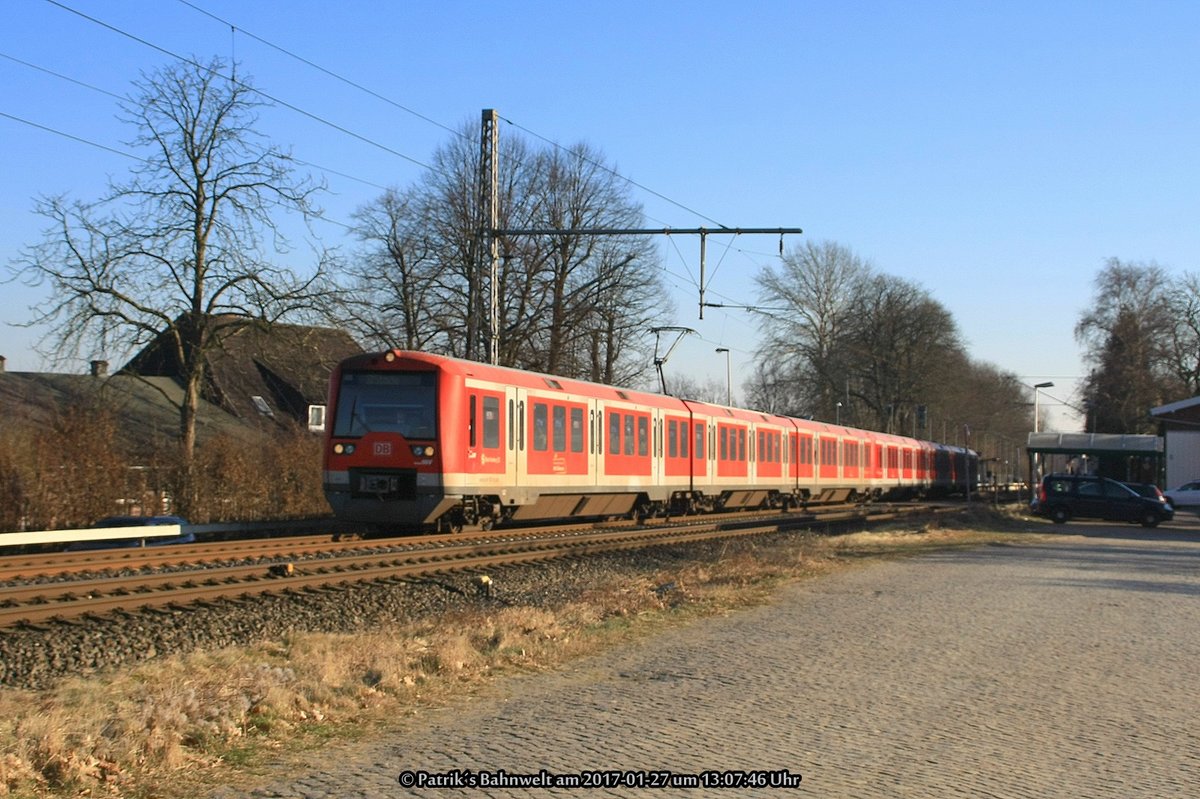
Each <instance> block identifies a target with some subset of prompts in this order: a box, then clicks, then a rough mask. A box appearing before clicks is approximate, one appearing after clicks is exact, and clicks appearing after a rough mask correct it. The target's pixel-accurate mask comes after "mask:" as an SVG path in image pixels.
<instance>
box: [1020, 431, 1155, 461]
mask: <svg viewBox="0 0 1200 799" xmlns="http://www.w3.org/2000/svg"><path fill="white" fill-rule="evenodd" d="M1025 448H1026V450H1027V451H1028V452H1029V453H1030V454H1031V455H1032V454H1034V453H1041V454H1042V455H1088V456H1093V455H1094V456H1100V455H1140V456H1150V457H1161V456H1162V453H1163V440H1162V438H1160V437H1159V436H1125V435H1116V434H1113V433H1030V434H1029V439H1028V442H1027V443H1026V445H1025Z"/></svg>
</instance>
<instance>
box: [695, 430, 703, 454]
mask: <svg viewBox="0 0 1200 799" xmlns="http://www.w3.org/2000/svg"><path fill="white" fill-rule="evenodd" d="M695 453H696V457H697V458H699V459H701V460H703V459H704V422H696V449H695Z"/></svg>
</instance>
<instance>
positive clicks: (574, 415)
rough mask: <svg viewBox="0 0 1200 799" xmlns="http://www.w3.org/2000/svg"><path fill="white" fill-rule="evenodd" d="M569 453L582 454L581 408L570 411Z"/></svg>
mask: <svg viewBox="0 0 1200 799" xmlns="http://www.w3.org/2000/svg"><path fill="white" fill-rule="evenodd" d="M571 451H572V452H583V408H572V409H571Z"/></svg>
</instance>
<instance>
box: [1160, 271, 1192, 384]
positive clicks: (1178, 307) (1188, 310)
mask: <svg viewBox="0 0 1200 799" xmlns="http://www.w3.org/2000/svg"><path fill="white" fill-rule="evenodd" d="M1167 304H1168V306H1169V307H1170V314H1171V319H1172V321H1173V324H1172V326H1171V331H1170V336H1169V339H1168V341H1167V342H1166V343H1165V345H1164V350H1165V353H1164V357H1165V359H1166V368H1167V369H1168V371H1170V372H1171V374H1173V375H1174V376H1175V377H1176V378H1177V379H1178V380H1179V382H1180V383H1181V388H1182V391H1183V393H1185V394H1187V395H1188V396H1193V397H1194V396H1196V395H1197V394H1200V275H1196V274H1192V273H1188V274H1184V275H1183V276H1182V277H1180V278H1179V279H1178V280H1176V281H1175V282H1174V284H1173V286H1172V289H1171V290H1170V292H1168V300H1167Z"/></svg>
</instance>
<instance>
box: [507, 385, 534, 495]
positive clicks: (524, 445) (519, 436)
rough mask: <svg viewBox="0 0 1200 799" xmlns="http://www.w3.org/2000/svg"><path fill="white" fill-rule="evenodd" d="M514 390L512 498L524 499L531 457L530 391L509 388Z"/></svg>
mask: <svg viewBox="0 0 1200 799" xmlns="http://www.w3.org/2000/svg"><path fill="white" fill-rule="evenodd" d="M509 391H511V392H512V399H513V403H514V404H513V413H514V416H513V420H512V429H513V432H514V433H515V441H514V442H513V443H514V446H513V449H512V454H513V481H512V488H513V495H514V496H513V497H512V499H514V500H518V501H523V499H524V494H525V491H526V489H527V487H528V486H529V458H528V456H527V452H528V448H529V435H530V431H529V430H528V429H527V427H528V425H527V422H526V419H527V418H528V417H527V416H526V413H527V408H526V406H527V405H528V403H529V395H528V392H527V391H526V390H525V389H523V388H516V389H509Z"/></svg>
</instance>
